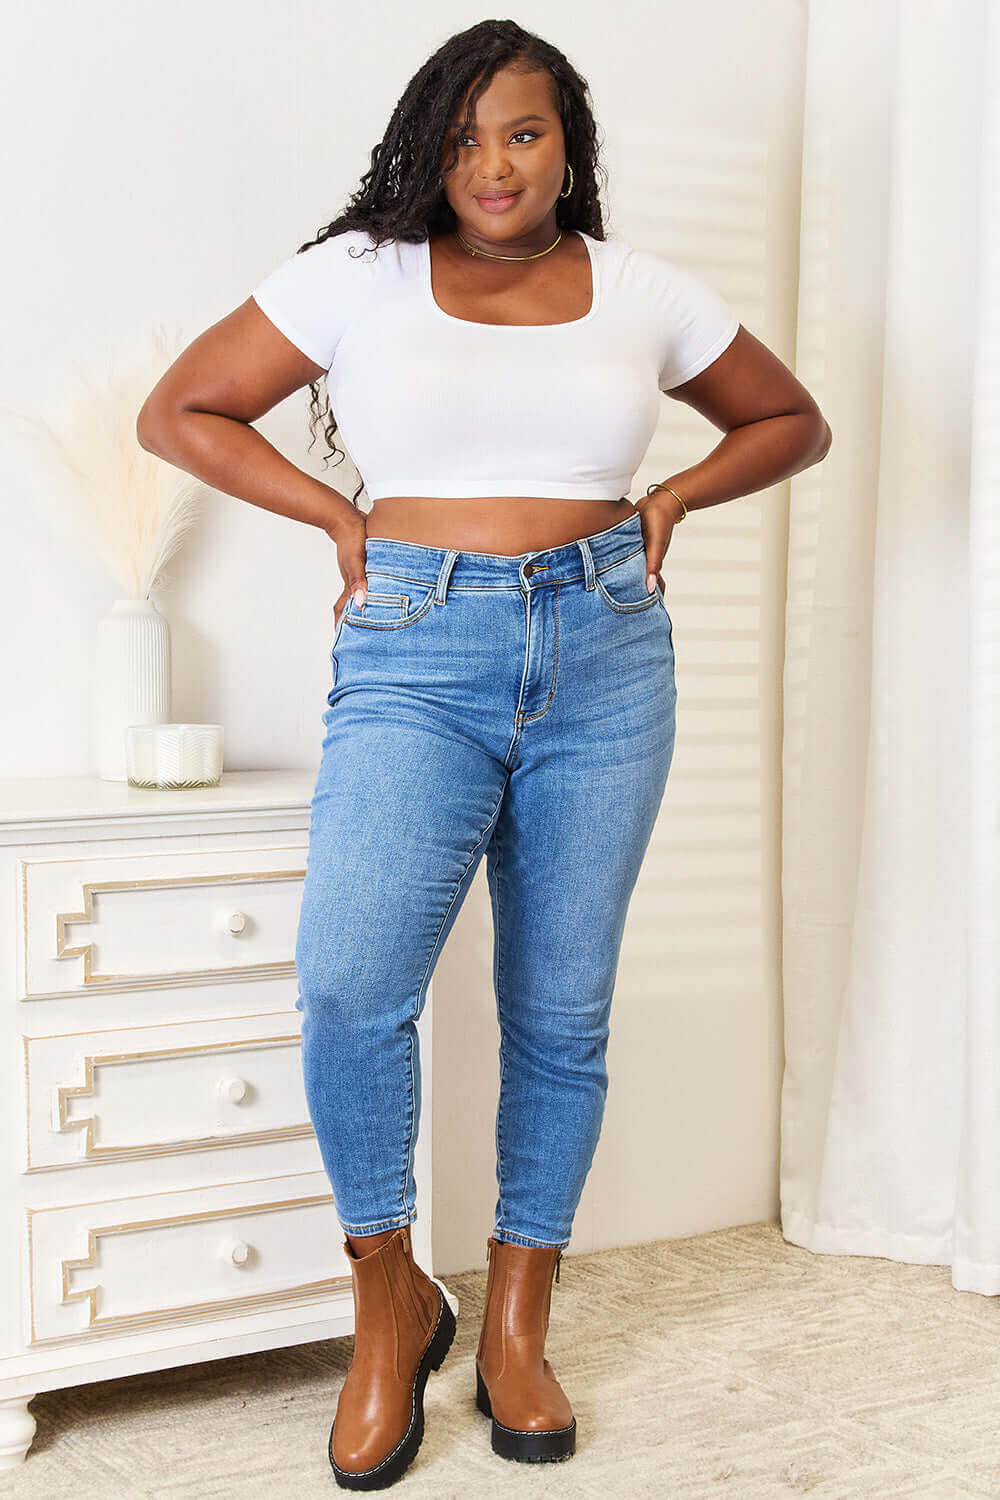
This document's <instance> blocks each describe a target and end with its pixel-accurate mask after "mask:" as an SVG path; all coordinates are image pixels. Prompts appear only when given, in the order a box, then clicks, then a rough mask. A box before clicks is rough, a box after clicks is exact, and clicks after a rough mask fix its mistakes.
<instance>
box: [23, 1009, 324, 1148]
mask: <svg viewBox="0 0 1000 1500" xmlns="http://www.w3.org/2000/svg"><path fill="white" fill-rule="evenodd" d="M196 1024H200V1023H196ZM22 1040H23V1043H24V1071H25V1083H26V1087H25V1109H26V1115H25V1140H26V1143H27V1170H28V1171H29V1172H42V1171H53V1170H57V1171H62V1170H65V1169H66V1168H67V1167H72V1166H79V1165H82V1164H83V1163H85V1162H88V1161H134V1160H143V1159H147V1160H148V1159H152V1158H156V1157H160V1156H173V1155H174V1154H175V1153H181V1152H185V1151H206V1150H212V1149H213V1148H216V1147H227V1146H246V1145H262V1144H268V1143H270V1142H273V1141H290V1140H298V1139H301V1138H302V1137H305V1136H311V1135H312V1133H313V1129H312V1124H311V1123H310V1121H309V1120H308V1119H305V1120H303V1121H301V1122H297V1123H296V1124H294V1125H283V1126H273V1127H271V1128H269V1129H267V1128H265V1129H257V1130H249V1129H248V1130H244V1131H230V1132H219V1133H218V1134H214V1135H202V1136H192V1137H190V1138H189V1139H183V1138H182V1139H173V1140H169V1141H152V1142H149V1143H148V1144H144V1145H141V1146H103V1145H101V1144H99V1143H98V1142H97V1141H96V1140H95V1138H94V1137H95V1132H96V1128H97V1122H96V1120H95V1117H94V1116H93V1115H86V1116H81V1118H79V1119H69V1118H68V1115H67V1105H68V1102H69V1100H70V1099H80V1098H86V1097H87V1096H88V1095H93V1094H94V1091H95V1084H96V1079H95V1072H96V1070H98V1069H100V1068H103V1067H114V1066H115V1064H116V1063H129V1062H155V1061H161V1060H164V1059H166V1058H171V1057H185V1056H199V1057H205V1056H211V1055H212V1054H216V1053H217V1054H218V1055H219V1056H225V1055H226V1054H227V1053H230V1052H234V1051H235V1052H246V1051H251V1050H253V1049H254V1048H260V1049H267V1050H270V1049H272V1048H276V1047H293V1048H294V1049H295V1050H296V1051H298V1050H299V1048H300V1046H301V1040H302V1039H301V1036H300V1035H299V1033H298V1032H294V1033H291V1034H288V1035H279V1036H254V1037H247V1038H245V1039H240V1038H237V1039H235V1040H233V1041H226V1042H203V1043H201V1044H194V1045H190V1046H183V1047H158V1048H153V1049H149V1050H143V1049H138V1050H136V1051H132V1052H88V1053H85V1054H84V1056H83V1057H82V1058H81V1059H80V1060H79V1061H80V1062H81V1063H82V1065H83V1071H84V1081H83V1083H68V1084H60V1085H57V1086H56V1088H55V1090H54V1099H53V1105H54V1107H53V1120H52V1126H51V1128H52V1130H53V1131H54V1132H57V1133H59V1134H67V1135H68V1134H69V1133H70V1132H76V1131H81V1132H82V1134H83V1154H82V1155H81V1156H80V1157H78V1158H77V1159H76V1160H75V1161H72V1162H65V1161H60V1162H52V1163H48V1162H43V1163H38V1162H35V1161H33V1160H32V1153H31V1136H32V1131H31V1118H30V1109H31V1076H30V1049H31V1045H32V1043H35V1042H40V1043H41V1044H42V1045H43V1046H44V1045H45V1043H46V1042H49V1041H58V1040H60V1038H58V1037H51V1038H50V1037H24V1038H23V1039H22Z"/></svg>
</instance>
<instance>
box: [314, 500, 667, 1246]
mask: <svg viewBox="0 0 1000 1500" xmlns="http://www.w3.org/2000/svg"><path fill="white" fill-rule="evenodd" d="M366 555H367V578H368V585H369V592H368V597H367V600H366V602H365V604H364V606H363V607H362V608H361V609H359V608H358V607H357V605H356V604H355V603H354V601H353V599H350V600H349V601H348V603H347V605H346V607H345V609H344V612H343V614H342V615H341V617H340V620H339V621H338V624H337V629H336V632H335V634H334V639H333V647H332V651H331V662H332V667H333V687H332V688H331V690H330V693H329V695H328V699H327V702H328V705H329V706H328V708H327V710H326V712H325V713H324V715H323V723H324V724H325V726H326V734H325V738H324V740H323V748H322V758H321V764H320V769H319V775H318V779H317V782H316V789H315V793H314V796H313V801H312V809H311V816H310V829H309V850H308V859H307V867H306V880H305V888H304V891H303V898H302V906H301V910H300V917H299V928H298V938H297V943H296V956H295V961H296V967H297V973H298V984H299V998H298V1001H297V1004H298V1007H299V1009H300V1010H301V1011H302V1013H303V1020H302V1055H303V1068H304V1076H305V1085H306V1094H307V1098H308V1101H309V1109H310V1113H311V1116H312V1121H313V1125H314V1128H315V1131H316V1135H317V1138H318V1140H319V1145H320V1149H321V1152H322V1156H323V1161H324V1165H325V1167H326V1171H327V1174H328V1176H329V1178H330V1182H331V1185H332V1187H333V1194H334V1202H335V1207H336V1211H337V1214H338V1217H339V1219H340V1221H341V1223H342V1225H343V1228H344V1229H345V1230H346V1231H347V1232H348V1233H350V1234H368V1233H374V1232H375V1231H377V1230H383V1229H391V1228H394V1227H396V1226H398V1225H400V1224H405V1223H410V1222H412V1221H413V1220H414V1219H415V1218H416V1217H417V1210H416V1183H415V1180H414V1171H413V1153H414V1145H415V1141H416V1136H417V1131H418V1128H419V1121H420V1100H421V1093H420V1048H419V1038H418V1032H417V1028H416V1025H415V1021H416V1020H417V1018H418V1017H419V1016H420V1014H421V1011H422V1009H423V1005H424V999H425V995H426V991H427V986H428V983H429V981H430V978H431V975H432V973H433V970H434V966H435V963H436V960H437V957H438V955H439V953H440V951H441V948H442V946H443V944H444V942H445V939H446V938H447V936H448V933H449V932H450V930H451V927H452V925H453V923H454V920H455V917H456V916H457V914H458V911H459V908H460V907H461V904H462V901H463V900H464V898H465V895H466V893H467V891H468V889H469V886H470V884H471V882H472V879H473V876H474V874H475V872H476V869H477V867H478V864H479V860H480V859H481V857H482V856H483V854H484V853H485V855H486V874H487V881H488V886H489V891H490V897H491V901H492V907H493V921H494V953H493V976H494V984H495V990H496V1001H497V1018H498V1022H499V1027H500V1053H499V1056H500V1096H499V1101H498V1107H497V1116H496V1147H497V1185H498V1189H499V1196H498V1198H497V1204H496V1214H495V1223H494V1226H493V1231H492V1232H493V1234H494V1235H495V1237H496V1238H497V1239H500V1240H512V1241H515V1242H516V1243H519V1244H525V1245H558V1246H560V1247H561V1248H565V1247H566V1245H568V1244H569V1239H570V1232H571V1229H572V1225H573V1218H574V1215H575V1213H576V1208H577V1205H578V1203H579V1200H580V1195H581V1192H582V1190H583V1185H584V1181H585V1179H586V1176H587V1173H588V1172H589V1170H590V1166H591V1161H592V1159H593V1155H594V1150H595V1148H596V1146H597V1141H598V1137H599V1135H600V1130H601V1123H602V1119H603V1115H604V1104H605V1097H606V1094H607V1088H608V1074H607V1069H606V1064H605V1052H606V1047H607V1041H608V1032H609V1016H610V1010H611V1000H612V993H613V990H614V985H615V975H616V971H617V967H618V959H619V951H620V947H621V941H622V934H623V931H624V926H625V917H626V912H627V909H628V905H629V901H630V899H631V895H632V890H633V887H634V885H635V882H636V878H637V876H638V874H639V869H640V866H641V863H642V860H643V856H644V854H645V851H646V848H647V845H648V842H649V838H650V834H651V832H652V829H653V825H654V822H655V820H656V816H657V812H658V809H659V807H660V803H661V800H662V796H663V792H664V788H665V786H666V780H667V773H668V771H669V769H670V762H671V759H672V757H673V747H674V713H675V704H676V696H677V695H676V689H675V684H674V653H673V631H672V625H671V620H670V615H669V613H668V611H667V608H666V604H665V603H664V600H663V595H662V594H661V592H660V589H659V587H657V588H655V589H654V590H653V592H652V594H648V593H647V592H646V583H645V575H646V567H645V553H644V547H643V539H642V528H641V525H640V520H639V513H638V512H637V511H636V512H634V513H633V514H632V515H630V516H628V517H626V519H625V520H624V521H620V522H619V523H618V524H617V525H615V526H611V527H609V528H608V529H607V530H605V531H600V532H596V533H594V534H593V535H592V536H589V537H585V538H583V539H581V540H579V541H574V542H570V543H567V544H566V545H564V546H560V547H552V548H549V549H541V550H536V551H533V552H526V553H523V554H522V555H521V556H519V557H508V556H504V555H503V554H500V553H492V552H466V551H459V550H455V549H446V548H442V547H426V546H418V545H416V544H414V543H411V542H403V541H394V540H391V539H389V538H384V537H372V538H369V540H368V543H367V554H366Z"/></svg>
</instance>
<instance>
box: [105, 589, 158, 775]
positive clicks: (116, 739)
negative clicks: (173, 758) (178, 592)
mask: <svg viewBox="0 0 1000 1500" xmlns="http://www.w3.org/2000/svg"><path fill="white" fill-rule="evenodd" d="M169 720H170V627H169V625H168V624H167V622H166V620H165V619H164V618H163V616H162V615H161V614H160V612H159V610H158V609H157V608H156V605H155V604H154V603H153V601H152V600H151V599H116V600H115V602H114V604H113V605H112V606H111V610H110V612H109V613H108V614H106V615H105V616H104V618H103V619H102V620H99V621H98V623H97V649H96V653H95V662H94V692H93V744H94V757H95V761H96V764H97V774H98V776H100V777H101V778H102V780H104V781H127V780H128V766H127V763H126V759H125V730H126V729H127V728H128V726H129V725H130V724H166V723H169Z"/></svg>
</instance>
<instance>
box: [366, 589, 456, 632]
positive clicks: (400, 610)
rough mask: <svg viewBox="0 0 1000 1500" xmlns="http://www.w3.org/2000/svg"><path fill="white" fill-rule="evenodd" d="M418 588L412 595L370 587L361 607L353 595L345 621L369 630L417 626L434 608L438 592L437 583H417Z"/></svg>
mask: <svg viewBox="0 0 1000 1500" xmlns="http://www.w3.org/2000/svg"><path fill="white" fill-rule="evenodd" d="M414 587H415V589H416V592H415V593H410V594H403V593H398V594H397V593H388V592H386V593H383V592H381V591H376V590H374V589H369V591H368V593H367V594H366V596H365V602H364V604H363V605H360V606H359V605H358V604H356V603H355V600H354V595H353V594H352V595H350V597H349V598H348V600H347V604H346V605H345V607H344V615H343V618H344V621H345V622H346V623H347V624H348V625H357V626H361V627H363V628H364V629H367V630H400V629H402V628H405V627H406V626H407V625H413V624H415V623H416V621H417V620H419V619H421V618H422V617H423V616H424V615H425V614H426V613H427V611H428V610H429V609H430V607H431V605H432V604H433V603H434V595H435V591H436V590H435V585H434V584H416V585H414Z"/></svg>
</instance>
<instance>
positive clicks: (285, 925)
mask: <svg viewBox="0 0 1000 1500" xmlns="http://www.w3.org/2000/svg"><path fill="white" fill-rule="evenodd" d="M289 855H291V856H292V861H290V860H289ZM306 855H307V847H303V846H302V845H298V844H295V845H288V844H282V845H274V846H261V845H259V844H249V843H248V844H246V845H245V846H243V845H240V844H234V845H233V846H232V847H230V848H216V849H198V848H194V849H192V848H190V847H186V848H180V849H172V848H169V847H167V848H163V849H161V850H155V851H143V852H142V853H137V854H118V853H115V854H102V853H101V852H99V851H86V852H83V851H81V853H80V854H79V855H77V856H74V857H71V858H68V859H66V858H57V859H44V858H42V859H24V858H22V859H20V860H19V862H18V863H19V872H20V878H19V887H20V906H21V915H20V924H19V925H20V946H21V956H20V957H21V961H20V962H19V975H18V978H19V986H18V992H19V995H20V997H21V998H23V999H24V1000H28V1001H32V1000H42V999H51V998H56V997H65V996H69V995H73V994H76V995H81V994H97V993H100V992H102V991H103V992H105V993H111V992H121V991H123V990H142V989H146V988H150V987H152V986H156V985H163V986H166V985H170V986H173V985H182V984H198V983H204V982H206V981H213V980H214V981H227V980H228V981H232V980H241V979H243V978H247V979H254V978H274V979H280V978H286V977H289V976H294V973H295V956H294V941H295V913H296V910H297V905H298V899H299V895H300V891H301V888H302V887H304V883H305V875H306ZM151 872H153V873H151ZM241 890H242V891H246V892H247V893H248V895H249V896H250V898H251V904H250V906H249V907H248V908H247V911H246V912H241V911H236V910H233V911H231V912H230V913H227V912H226V911H225V909H224V907H223V905H222V903H223V902H224V901H225V899H226V896H227V893H228V895H229V899H233V897H234V896H235V893H236V892H238V891H241ZM199 892H204V894H203V895H199V894H198V893H199ZM122 893H125V894H124V895H123V894H122ZM99 896H107V897H109V899H110V904H109V908H108V910H107V911H103V910H102V903H101V902H99V901H98V900H97V897H99ZM248 914H249V921H248ZM182 918H183V920H182ZM171 920H177V921H178V922H179V923H181V925H179V926H178V929H177V938H178V941H177V942H176V943H174V942H171V943H169V944H168V943H166V942H165V941H164V933H165V932H167V931H169V930H170V929H169V923H170V921H171ZM87 924H93V926H92V928H91V930H90V931H89V932H88V931H87V930H86V925H87ZM258 924H260V925H259V927H258ZM77 928H80V929H82V930H79V931H74V929H77ZM74 939H75V940H74ZM84 939H88V940H87V941H84ZM104 944H107V945H108V950H109V956H108V958H107V959H106V960H105V962H104V964H103V966H102V964H101V960H100V957H99V955H100V954H101V953H102V951H104V948H103V945H104ZM233 944H235V945H236V946H237V947H238V949H239V950H240V951H245V954H246V956H245V959H244V960H243V961H242V962H235V963H231V962H228V959H229V956H230V952H231V951H234V949H233V948H232V947H231V945H233ZM222 959H225V960H227V961H226V962H221V961H220V960H222Z"/></svg>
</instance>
